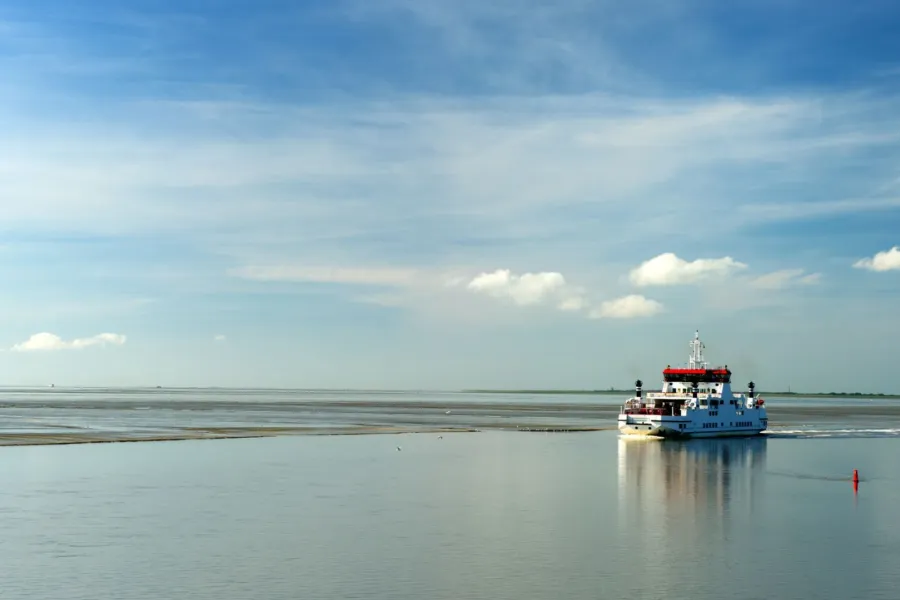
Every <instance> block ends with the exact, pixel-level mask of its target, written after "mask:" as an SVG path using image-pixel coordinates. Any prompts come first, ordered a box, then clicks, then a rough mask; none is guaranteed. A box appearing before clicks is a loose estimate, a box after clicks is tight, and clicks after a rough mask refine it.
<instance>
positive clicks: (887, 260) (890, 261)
mask: <svg viewBox="0 0 900 600" xmlns="http://www.w3.org/2000/svg"><path fill="white" fill-rule="evenodd" d="M853 266H854V268H857V269H866V270H868V271H877V272H881V271H900V246H894V247H893V248H891V249H890V250H884V251H883V252H878V253H877V254H875V256H872V257H870V258H862V259H860V260H858V261H856V262H855V263H854V264H853Z"/></svg>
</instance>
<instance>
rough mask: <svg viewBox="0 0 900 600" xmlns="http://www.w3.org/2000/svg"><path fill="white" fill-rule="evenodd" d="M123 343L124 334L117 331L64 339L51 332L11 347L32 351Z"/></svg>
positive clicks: (33, 336)
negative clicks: (68, 339) (69, 339)
mask: <svg viewBox="0 0 900 600" xmlns="http://www.w3.org/2000/svg"><path fill="white" fill-rule="evenodd" d="M124 343H125V336H124V335H121V334H119V333H100V334H97V335H95V336H91V337H87V338H77V339H74V340H71V341H65V340H63V339H62V338H60V337H59V336H58V335H55V334H53V333H46V332H44V333H36V334H34V335H32V336H31V337H30V338H28V339H27V340H26V341H24V342H22V343H20V344H16V345H15V346H13V347H12V348H11V350H13V351H14V352H33V351H44V350H79V349H81V348H87V347H89V346H105V345H107V344H112V345H116V346H121V345H122V344H124Z"/></svg>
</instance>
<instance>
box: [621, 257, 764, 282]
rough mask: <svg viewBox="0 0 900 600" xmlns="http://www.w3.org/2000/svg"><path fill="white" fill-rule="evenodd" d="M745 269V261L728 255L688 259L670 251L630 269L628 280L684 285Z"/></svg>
mask: <svg viewBox="0 0 900 600" xmlns="http://www.w3.org/2000/svg"><path fill="white" fill-rule="evenodd" d="M746 268H747V265H746V264H744V263H741V262H737V261H736V260H734V259H733V258H731V257H730V256H726V257H724V258H698V259H696V260H693V261H690V262H689V261H687V260H684V259H683V258H679V257H678V256H676V255H675V254H674V253H672V252H666V253H663V254H660V255H658V256H655V257H654V258H651V259H649V260H647V261H644V262H643V263H641V264H640V265H639V266H638V267H636V268H635V269H633V270H632V271H631V273H630V274H629V279H630V281H631V283H633V284H634V285H637V286H641V287H643V286H654V285H655V286H664V285H684V284H693V283H698V282H701V281H704V280H707V279H711V278H716V277H724V276H727V275H730V274H732V273H734V272H736V271H740V270H743V269H746Z"/></svg>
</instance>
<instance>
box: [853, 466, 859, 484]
mask: <svg viewBox="0 0 900 600" xmlns="http://www.w3.org/2000/svg"><path fill="white" fill-rule="evenodd" d="M853 483H859V471H857V470H856V469H853Z"/></svg>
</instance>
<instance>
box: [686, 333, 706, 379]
mask: <svg viewBox="0 0 900 600" xmlns="http://www.w3.org/2000/svg"><path fill="white" fill-rule="evenodd" d="M690 347H691V358H690V360H689V361H688V368H690V369H706V368H707V366H708V364H709V363H707V362H706V361H705V360H704V359H703V349H704V348H705V347H706V346H705V345H704V344H703V342H701V341H700V330H697V331H695V332H694V339H693V340H691V342H690Z"/></svg>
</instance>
